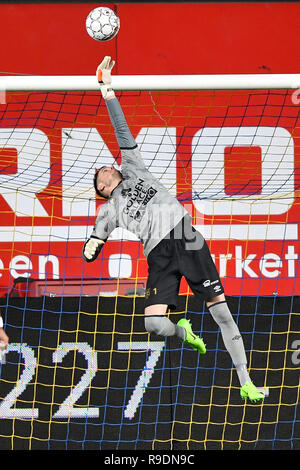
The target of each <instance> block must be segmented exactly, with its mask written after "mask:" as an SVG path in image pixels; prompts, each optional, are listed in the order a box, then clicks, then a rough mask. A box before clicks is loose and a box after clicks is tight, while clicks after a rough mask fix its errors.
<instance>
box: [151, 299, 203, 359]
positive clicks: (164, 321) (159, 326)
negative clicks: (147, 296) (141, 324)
mask: <svg viewBox="0 0 300 470" xmlns="http://www.w3.org/2000/svg"><path fill="white" fill-rule="evenodd" d="M167 308H168V305H165V304H156V305H151V306H148V307H146V309H145V328H146V330H147V331H148V332H149V333H155V334H157V335H159V336H164V337H168V336H177V337H178V338H179V339H181V340H182V341H184V342H185V343H187V344H189V345H190V346H191V347H192V348H193V349H195V350H196V351H198V352H200V353H201V354H204V353H205V352H206V349H205V344H204V343H203V340H202V338H200V337H199V336H197V335H195V334H194V333H193V331H192V327H191V324H190V322H189V321H188V320H186V319H184V318H182V319H181V320H179V322H178V323H177V325H175V324H174V323H173V322H171V320H169V318H167V317H166V316H165V314H166V311H167Z"/></svg>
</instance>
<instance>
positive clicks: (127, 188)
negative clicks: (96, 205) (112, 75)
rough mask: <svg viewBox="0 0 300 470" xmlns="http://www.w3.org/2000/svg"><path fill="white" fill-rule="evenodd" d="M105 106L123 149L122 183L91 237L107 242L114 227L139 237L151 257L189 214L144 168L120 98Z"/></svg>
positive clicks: (105, 206)
mask: <svg viewBox="0 0 300 470" xmlns="http://www.w3.org/2000/svg"><path fill="white" fill-rule="evenodd" d="M106 104H107V108H108V112H109V115H110V118H111V122H112V124H113V126H114V129H115V134H116V138H117V141H118V144H119V146H120V148H121V156H122V164H121V173H122V175H123V180H122V181H121V182H120V183H119V185H118V186H117V187H116V188H115V189H114V190H113V192H112V194H111V195H110V197H109V199H108V201H107V202H106V203H105V204H103V205H102V206H101V207H100V210H99V213H98V217H97V219H96V223H95V227H94V230H93V232H92V236H96V237H98V238H100V239H101V240H105V241H106V240H107V238H108V237H109V235H110V234H111V232H112V231H113V230H114V229H115V228H117V227H121V228H124V229H126V230H129V231H130V232H132V233H133V234H135V235H136V236H137V237H138V238H139V240H140V241H141V242H142V244H143V248H144V254H145V256H146V257H148V255H149V253H150V251H151V250H152V249H153V248H154V247H155V246H156V245H157V244H158V243H159V242H160V241H161V240H162V239H163V238H165V237H166V236H167V235H168V233H170V231H171V230H172V229H173V228H174V227H175V226H176V225H177V224H178V223H179V222H180V220H182V219H183V217H184V216H186V215H187V214H188V212H187V211H186V209H184V207H183V206H182V205H181V204H180V203H179V202H178V201H177V199H176V198H175V197H173V196H172V195H171V194H170V193H169V192H168V191H167V189H166V188H165V187H164V186H163V185H162V184H161V183H160V182H159V181H158V180H157V179H156V178H155V177H154V176H153V175H152V174H151V173H150V172H149V171H148V170H147V168H146V167H145V164H144V162H143V159H142V156H141V153H140V151H139V149H138V147H137V144H136V142H135V140H134V139H133V137H132V134H131V132H130V130H129V128H128V126H127V123H126V120H125V117H124V114H123V112H122V109H121V106H120V104H119V101H118V99H117V98H114V99H112V100H107V101H106Z"/></svg>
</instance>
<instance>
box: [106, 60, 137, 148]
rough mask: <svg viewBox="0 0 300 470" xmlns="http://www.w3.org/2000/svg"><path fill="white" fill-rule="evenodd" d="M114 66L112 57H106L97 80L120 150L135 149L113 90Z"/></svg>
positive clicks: (135, 145)
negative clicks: (112, 75) (112, 74)
mask: <svg viewBox="0 0 300 470" xmlns="http://www.w3.org/2000/svg"><path fill="white" fill-rule="evenodd" d="M114 65H115V62H114V61H113V60H111V58H110V57H108V56H106V57H104V59H103V61H102V62H101V64H100V65H99V67H98V68H97V80H98V82H99V85H100V90H101V93H102V96H103V98H104V99H105V102H106V106H107V110H108V113H109V117H110V120H111V123H112V125H113V127H114V130H115V135H116V139H117V141H118V144H119V147H120V149H122V150H126V149H135V148H136V147H137V143H136V141H135V140H134V138H133V136H132V134H131V131H130V129H129V127H128V124H127V122H126V119H125V116H124V113H123V111H122V108H121V105H120V103H119V100H118V99H117V98H116V95H115V92H114V90H113V88H112V78H111V71H112V68H113V66H114Z"/></svg>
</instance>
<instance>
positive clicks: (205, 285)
mask: <svg viewBox="0 0 300 470" xmlns="http://www.w3.org/2000/svg"><path fill="white" fill-rule="evenodd" d="M217 282H219V280H218V279H217V280H216V281H210V280H209V279H206V281H204V282H203V286H204V287H209V286H213V285H214V284H217ZM216 288H217V289H216ZM214 289H215V290H217V291H219V290H220V287H219V286H216V287H214Z"/></svg>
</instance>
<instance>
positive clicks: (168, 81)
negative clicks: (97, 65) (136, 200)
mask: <svg viewBox="0 0 300 470" xmlns="http://www.w3.org/2000/svg"><path fill="white" fill-rule="evenodd" d="M112 86H113V88H114V90H116V91H135V90H139V91H145V90H239V89H240V90H243V89H246V90H262V89H297V88H300V74H297V73H296V74H293V73H290V74H233V75H232V74H226V75H221V74H220V75H197V74H195V75H114V76H113V77H112ZM0 90H1V91H2V92H6V91H8V92H12V91H24V92H25V91H40V92H41V91H83V90H84V91H99V84H98V81H97V79H96V76H93V75H17V76H2V77H0Z"/></svg>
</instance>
